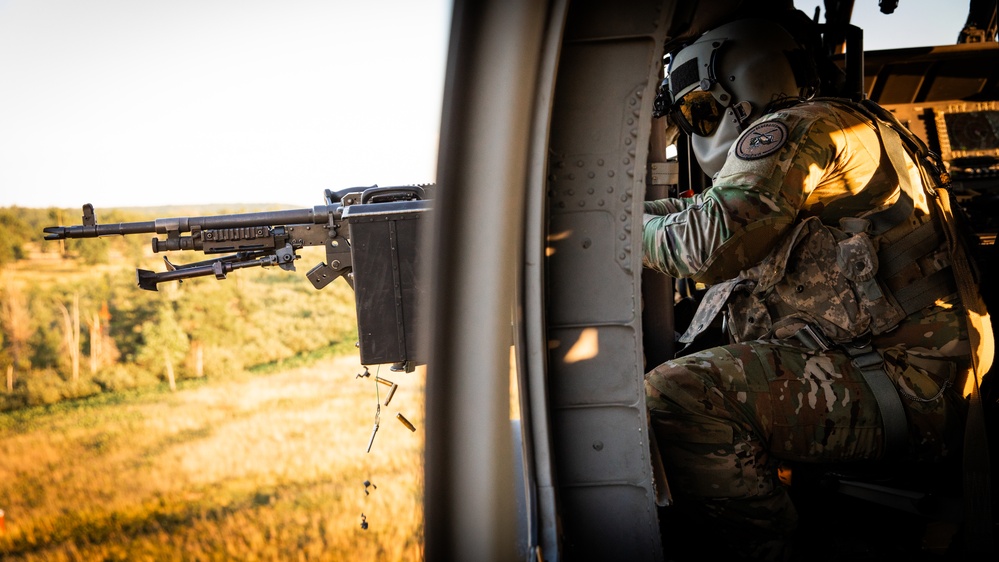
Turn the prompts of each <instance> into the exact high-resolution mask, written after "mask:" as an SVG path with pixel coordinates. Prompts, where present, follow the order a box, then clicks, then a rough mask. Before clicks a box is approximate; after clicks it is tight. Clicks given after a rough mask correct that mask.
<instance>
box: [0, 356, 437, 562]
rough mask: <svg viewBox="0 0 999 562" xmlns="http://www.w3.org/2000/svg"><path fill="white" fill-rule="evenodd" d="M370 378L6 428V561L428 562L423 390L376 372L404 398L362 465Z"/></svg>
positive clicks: (210, 390) (291, 374)
mask: <svg viewBox="0 0 999 562" xmlns="http://www.w3.org/2000/svg"><path fill="white" fill-rule="evenodd" d="M361 370H362V369H361V367H360V365H359V362H358V359H357V357H356V356H346V357H338V358H335V359H327V360H323V361H321V362H319V363H316V364H314V365H311V366H308V367H303V368H299V369H294V370H291V371H288V372H285V373H281V374H275V375H268V376H257V377H250V376H245V377H240V378H238V379H237V380H227V381H218V382H211V381H209V382H208V383H202V384H197V383H195V384H190V385H189V386H187V387H184V388H182V389H181V390H180V391H178V392H176V393H165V392H157V393H146V394H139V395H129V396H128V397H127V398H124V399H121V400H117V401H116V402H114V401H109V400H106V399H105V400H103V402H102V401H100V400H98V401H91V402H84V403H82V404H78V405H71V406H68V407H60V408H53V409H52V410H50V411H43V410H35V411H33V412H29V413H20V414H17V415H11V416H7V417H0V509H3V510H4V511H5V512H6V532H5V533H2V534H0V558H3V559H4V560H94V559H97V560H393V561H394V560H420V559H422V532H423V530H422V517H423V513H422V488H423V482H422V474H423V471H422V451H423V443H424V439H423V431H422V428H423V388H424V380H425V375H424V374H423V371H422V370H418V371H417V372H416V373H389V372H387V369H383V372H382V373H381V374H382V376H384V377H386V378H391V379H392V380H394V381H395V382H397V383H399V390H398V391H397V392H396V393H395V396H394V397H393V399H392V402H391V404H390V405H389V406H388V407H385V406H383V407H382V408H381V410H382V412H381V429H380V430H379V432H378V435H377V437H376V438H375V441H374V446H373V448H372V450H371V452H370V453H365V449H366V447H367V444H368V438H369V437H370V435H371V427H372V424H373V421H374V414H375V404H376V402H375V389H376V386H377V385H376V383H375V382H374V380H373V379H374V372H373V373H372V376H371V377H370V378H366V379H357V378H355V375H356V374H357V373H359V372H360V371H361ZM385 389H386V387H384V386H379V387H378V390H379V391H380V393H381V398H382V401H383V402H384V398H385V392H384V391H385ZM397 412H402V413H403V415H405V416H406V417H407V418H408V419H409V420H410V421H412V422H413V423H414V425H415V426H416V427H417V431H416V432H415V433H414V432H411V431H410V430H408V429H407V428H406V427H404V426H403V425H402V424H401V423H399V422H398V421H397V420H395V419H393V418H395V415H396V413H397ZM365 481H369V482H370V483H371V484H372V485H371V486H368V487H365V485H364V483H365ZM362 513H363V514H364V516H365V518H366V521H367V523H368V525H369V526H368V528H367V529H366V530H365V529H362V528H361V522H362V516H361V514H362Z"/></svg>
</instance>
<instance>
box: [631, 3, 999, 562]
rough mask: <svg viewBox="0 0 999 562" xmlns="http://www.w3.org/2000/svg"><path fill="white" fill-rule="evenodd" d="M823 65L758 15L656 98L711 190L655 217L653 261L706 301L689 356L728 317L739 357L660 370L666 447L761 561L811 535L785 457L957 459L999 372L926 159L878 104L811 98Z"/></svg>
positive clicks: (737, 544) (676, 488)
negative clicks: (983, 380) (703, 287)
mask: <svg viewBox="0 0 999 562" xmlns="http://www.w3.org/2000/svg"><path fill="white" fill-rule="evenodd" d="M810 59H811V57H810V56H809V55H808V54H807V53H806V51H805V50H804V48H803V47H802V46H800V45H799V44H798V43H797V42H796V41H795V40H794V39H793V38H792V36H791V35H790V34H789V33H788V32H787V31H785V30H784V29H783V28H781V27H780V26H779V25H777V24H775V23H772V22H769V21H763V20H741V21H736V22H731V23H727V24H724V25H722V26H720V27H717V28H716V29H714V30H711V31H708V32H707V33H705V34H703V35H702V36H700V37H699V38H698V39H696V40H694V41H693V42H692V43H691V44H689V45H687V46H685V47H684V48H682V49H681V50H680V51H679V52H677V53H676V54H675V55H674V56H673V57H672V59H671V62H670V67H669V72H668V76H667V80H666V81H664V85H663V89H662V91H661V93H660V97H661V98H665V100H664V101H665V109H666V111H668V115H669V117H670V120H671V121H672V122H673V123H675V124H676V125H677V126H679V127H680V129H682V130H683V131H684V132H685V133H687V134H688V135H690V142H691V146H692V150H693V152H694V155H695V157H696V158H697V161H698V163H699V164H700V166H701V168H702V169H703V170H704V171H705V172H706V173H707V174H708V175H711V176H712V184H711V187H710V188H709V189H707V190H705V191H704V192H703V193H700V194H698V195H696V196H694V197H692V198H682V199H681V198H670V199H663V200H658V201H652V202H647V203H646V207H645V213H646V214H645V217H644V252H645V254H644V255H645V262H644V263H645V266H646V267H650V268H654V269H656V270H659V271H662V272H664V273H667V274H669V275H672V276H674V277H677V278H691V279H693V280H695V281H698V282H703V283H705V284H707V285H709V286H710V288H709V290H708V292H707V293H706V295H705V297H704V299H703V301H702V304H701V306H700V308H699V309H698V312H697V314H696V315H695V317H694V319H693V321H692V322H691V325H690V328H689V330H688V331H687V333H685V334H684V335H683V336H682V337H681V342H685V343H690V342H692V341H693V340H694V338H696V337H697V335H698V334H699V333H700V332H702V331H704V330H705V329H706V328H708V327H709V326H711V325H715V326H717V325H718V324H719V320H720V319H722V318H724V322H722V325H724V326H726V331H727V336H728V340H729V341H730V342H731V343H729V344H728V345H724V346H721V347H714V348H711V349H707V350H704V351H699V352H695V353H692V354H689V355H685V356H683V355H681V356H680V357H678V358H677V359H674V360H672V361H668V362H666V363H664V364H663V365H661V366H659V367H656V368H655V369H653V370H652V371H651V372H649V373H648V374H647V375H646V379H645V387H646V394H647V405H648V408H649V411H650V416H651V418H650V419H651V423H652V428H653V431H654V434H655V436H656V439H657V443H658V447H657V448H658V451H659V454H660V455H661V457H662V460H663V463H664V465H665V468H666V475H667V479H668V482H669V486H670V490H671V491H672V492H673V494H674V497H675V498H676V505H677V506H680V507H681V508H682V507H683V506H684V505H687V506H691V507H694V508H697V509H699V510H701V511H702V512H703V515H704V516H705V517H706V519H705V521H706V522H707V523H706V524H707V525H709V529H710V530H709V531H708V532H710V536H711V537H712V542H711V543H710V544H705V545H702V546H703V548H704V549H706V550H707V551H712V552H716V549H717V548H719V544H726V543H727V544H728V546H729V547H730V549H731V553H734V554H736V555H742V556H746V557H748V558H752V559H782V558H783V557H785V556H787V552H788V548H787V545H788V544H789V541H788V539H789V537H791V534H792V532H793V530H794V528H795V525H796V521H797V515H796V510H795V508H794V505H793V504H792V502H791V500H790V498H789V496H788V493H787V490H786V489H785V487H784V486H782V485H781V484H780V483H779V482H778V478H777V474H776V467H777V464H778V463H779V462H781V461H802V462H807V463H833V462H836V463H839V462H844V461H858V460H869V461H886V460H905V461H938V460H940V459H945V458H948V457H950V456H953V454H954V453H955V452H956V451H958V450H959V448H960V441H961V436H962V433H963V425H964V417H965V411H966V404H965V400H964V397H963V395H962V391H964V390H965V389H966V384H967V385H968V386H967V388H971V385H972V383H975V382H977V379H976V378H975V377H974V376H968V374H969V372H970V371H971V367H973V366H975V363H973V361H977V362H978V366H979V367H982V368H981V369H980V372H985V370H987V368H988V365H989V363H990V362H991V357H990V355H989V353H988V352H987V351H982V349H990V346H991V343H992V341H991V332H990V331H989V328H988V327H987V326H985V327H983V326H981V325H980V323H975V324H971V323H969V321H968V320H967V318H966V316H967V315H966V311H967V310H971V311H973V312H974V313H975V314H984V309H983V307H982V306H981V302H980V298H979V297H978V295H977V291H976V290H974V286H973V285H971V286H970V287H971V290H970V291H968V290H966V291H964V292H960V291H959V285H958V284H959V282H960V281H961V280H962V279H965V280H966V274H967V272H968V271H969V268H968V267H967V264H966V262H965V261H964V260H965V258H966V255H965V254H964V253H962V250H961V248H962V246H961V244H960V241H959V240H958V238H959V236H958V235H957V233H956V230H955V229H954V228H953V224H954V221H953V220H952V219H953V216H952V215H949V214H948V213H949V208H948V206H947V198H946V192H945V191H944V190H943V189H942V188H940V186H939V185H938V184H939V183H940V175H939V173H938V171H937V170H935V169H933V167H932V166H931V165H929V164H928V163H927V159H926V158H925V154H923V151H925V147H923V146H921V143H919V142H918V140H914V137H911V135H908V134H905V133H904V132H903V131H902V128H901V126H900V125H898V124H897V122H895V121H894V119H893V118H891V117H890V115H889V114H888V113H887V112H885V111H884V110H882V109H881V108H879V107H877V106H876V105H874V104H872V103H870V102H853V101H849V100H844V99H832V98H818V97H815V95H816V93H817V89H818V88H819V84H820V80H819V77H818V75H817V72H815V69H814V68H815V67H814V66H813V65H812V64H811V63H810V62H809V60H810ZM965 288H966V289H967V288H968V286H967V285H966V287H965ZM965 293H966V294H965ZM965 305H968V306H965ZM985 320H986V321H985V324H988V319H987V316H986V317H985ZM969 326H971V328H969ZM969 381H970V382H969ZM968 392H970V391H968ZM900 397H902V398H901V399H900ZM668 538H669V539H671V541H676V540H682V539H683V538H684V537H682V536H680V537H678V536H676V535H674V536H673V537H668ZM716 553H717V552H716Z"/></svg>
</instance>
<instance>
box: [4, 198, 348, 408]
mask: <svg viewBox="0 0 999 562" xmlns="http://www.w3.org/2000/svg"><path fill="white" fill-rule="evenodd" d="M66 214H67V211H59V210H54V209H53V210H38V209H17V208H13V209H11V208H8V209H0V410H10V409H15V408H22V407H26V406H33V405H39V404H51V403H54V402H58V401H60V400H65V399H73V398H78V397H83V396H89V395H93V394H98V393H102V392H116V391H121V390H126V389H132V388H138V387H144V386H149V385H156V384H165V385H170V386H174V385H175V384H176V383H177V381H180V380H183V379H186V378H199V377H212V376H222V375H226V374H231V373H236V372H241V371H242V370H244V369H246V368H248V367H252V366H256V365H262V364H268V363H273V362H276V361H281V360H285V359H288V358H291V357H295V356H298V355H302V354H306V353H309V352H312V351H315V350H318V349H323V348H327V347H329V346H337V345H351V344H353V342H354V341H356V323H355V319H354V304H353V296H352V293H351V291H350V289H349V287H347V286H346V285H345V284H344V283H342V282H336V283H333V284H331V285H330V286H328V287H326V288H325V289H324V290H322V291H316V290H315V289H314V288H312V285H311V284H310V283H309V282H308V281H307V280H306V278H305V276H304V274H303V273H302V272H299V273H298V274H295V273H289V272H285V271H282V270H278V269H266V270H261V269H255V270H248V271H241V272H237V273H235V274H232V275H230V277H229V279H226V280H223V281H215V280H214V279H210V278H204V279H198V280H191V281H187V282H185V283H183V284H182V285H179V284H177V283H165V284H163V285H161V286H160V290H159V291H157V292H150V291H143V290H141V289H139V288H138V287H137V286H136V283H135V271H134V268H135V267H146V268H149V269H160V270H162V268H163V266H162V262H159V261H158V260H159V258H158V257H155V256H153V255H152V254H151V252H150V251H149V237H148V236H131V237H113V238H110V239H89V240H70V241H65V244H62V243H60V242H57V241H47V242H44V243H43V242H41V238H42V235H41V233H42V228H43V227H44V226H49V225H53V224H77V223H78V221H79V217H78V216H72V217H67V216H66ZM191 214H195V213H191ZM202 214H203V213H202ZM106 215H107V216H106V217H100V218H101V219H102V220H100V222H102V223H107V222H122V221H135V220H149V218H150V217H148V216H144V215H142V214H136V213H132V214H130V213H125V212H118V211H113V212H109V213H106ZM67 219H68V220H67ZM190 257H191V258H194V259H203V258H204V256H203V255H201V254H200V253H197V254H196V253H190ZM304 259H310V258H309V257H305V258H304ZM317 259H322V257H321V253H320V254H319V257H318V258H317ZM178 261H182V260H178ZM188 261H190V260H188ZM310 265H311V264H310Z"/></svg>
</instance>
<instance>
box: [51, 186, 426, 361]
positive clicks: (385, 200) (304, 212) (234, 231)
mask: <svg viewBox="0 0 999 562" xmlns="http://www.w3.org/2000/svg"><path fill="white" fill-rule="evenodd" d="M433 188H434V186H433V185H424V186H393V187H379V186H377V185H376V186H372V187H361V188H348V189H344V190H340V191H336V192H334V191H330V190H328V189H327V190H326V191H325V204H323V205H317V206H315V207H313V208H311V209H292V210H284V211H265V212H259V213H241V214H232V215H215V216H204V217H173V218H164V219H155V220H152V221H142V222H123V223H116V224H98V223H97V217H96V215H95V213H94V208H93V206H92V205H90V204H89V203H88V204H86V205H84V206H83V224H82V225H75V226H50V227H46V228H45V229H44V231H45V239H46V240H62V239H66V238H97V237H100V236H117V235H121V236H125V235H132V234H157V235H160V236H157V237H153V238H152V250H153V252H154V253H160V252H172V251H185V250H190V251H198V252H202V253H204V254H209V255H211V254H227V255H224V256H219V257H215V258H212V259H208V260H204V261H198V262H194V263H187V264H175V263H173V262H171V261H170V260H169V259H168V258H167V257H164V258H163V261H164V263H165V264H166V271H163V272H153V271H148V270H145V269H137V270H136V277H137V280H138V285H139V287H140V288H142V289H145V290H149V291H156V290H157V287H158V285H159V284H160V283H163V282H165V281H183V280H184V279H190V278H193V277H203V276H209V275H214V276H215V278H216V279H225V278H226V276H227V275H228V274H229V273H231V272H232V271H235V270H237V269H244V268H247V267H270V266H278V267H280V268H281V269H285V270H288V271H295V260H297V259H299V257H300V256H299V254H298V251H299V250H301V249H302V248H303V247H305V246H325V249H326V261H325V262H320V263H319V264H318V265H316V266H315V267H313V268H312V269H310V270H309V271H308V273H306V277H308V279H309V281H310V282H311V283H312V285H313V287H315V288H316V289H322V288H323V287H325V286H327V285H329V284H330V283H332V282H333V281H334V280H336V279H337V278H339V277H343V278H344V279H345V280H346V282H347V283H348V284H349V285H350V287H351V288H352V289H354V293H355V300H356V307H357V320H358V336H359V340H360V341H359V345H360V347H361V358H362V362H364V363H365V364H375V363H397V364H399V363H403V364H406V365H411V364H412V363H413V362H414V358H415V353H416V346H415V337H414V336H413V333H414V331H415V310H416V304H415V301H416V300H417V294H418V293H420V292H421V287H420V285H419V284H418V283H416V281H415V277H416V269H417V268H416V266H415V260H416V254H417V246H418V244H417V242H416V240H417V234H418V228H417V224H418V221H417V220H412V219H418V218H420V216H422V214H423V213H424V212H425V211H428V210H429V209H430V205H429V201H428V200H427V195H428V192H429V191H431V190H432V189H433ZM407 370H408V369H407Z"/></svg>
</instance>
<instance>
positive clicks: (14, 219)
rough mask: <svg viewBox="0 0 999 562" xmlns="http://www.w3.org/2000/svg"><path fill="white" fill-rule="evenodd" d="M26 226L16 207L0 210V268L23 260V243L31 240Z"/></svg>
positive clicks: (25, 254) (25, 253)
mask: <svg viewBox="0 0 999 562" xmlns="http://www.w3.org/2000/svg"><path fill="white" fill-rule="evenodd" d="M29 228H30V227H29V226H28V224H27V223H26V222H25V221H24V220H22V218H21V217H20V215H19V211H18V208H17V207H11V208H4V209H0V266H3V265H5V264H8V263H11V262H13V261H15V260H20V259H24V258H25V257H26V256H27V252H26V251H25V249H24V243H25V242H27V241H28V240H30V239H31V234H30V232H31V231H30V230H29Z"/></svg>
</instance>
